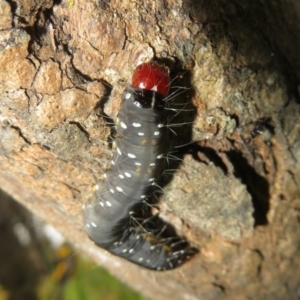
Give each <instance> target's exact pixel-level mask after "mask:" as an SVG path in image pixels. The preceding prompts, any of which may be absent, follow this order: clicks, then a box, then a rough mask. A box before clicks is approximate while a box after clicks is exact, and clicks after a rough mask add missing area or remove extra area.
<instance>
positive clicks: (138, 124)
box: [132, 123, 142, 128]
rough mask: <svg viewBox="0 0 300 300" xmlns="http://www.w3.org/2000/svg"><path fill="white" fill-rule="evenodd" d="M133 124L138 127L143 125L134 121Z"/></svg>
mask: <svg viewBox="0 0 300 300" xmlns="http://www.w3.org/2000/svg"><path fill="white" fill-rule="evenodd" d="M132 126H133V127H136V128H138V127H141V126H142V125H141V123H132Z"/></svg>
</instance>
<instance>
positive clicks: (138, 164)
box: [134, 162, 142, 166]
mask: <svg viewBox="0 0 300 300" xmlns="http://www.w3.org/2000/svg"><path fill="white" fill-rule="evenodd" d="M134 164H135V165H136V166H141V165H142V164H141V163H139V162H135V163H134Z"/></svg>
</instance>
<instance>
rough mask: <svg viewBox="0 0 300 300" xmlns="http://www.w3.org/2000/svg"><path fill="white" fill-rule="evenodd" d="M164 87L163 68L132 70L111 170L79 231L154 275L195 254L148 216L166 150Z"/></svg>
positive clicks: (166, 79)
mask: <svg viewBox="0 0 300 300" xmlns="http://www.w3.org/2000/svg"><path fill="white" fill-rule="evenodd" d="M169 86H170V77H169V74H168V70H167V69H166V68H164V67H162V66H160V65H158V64H155V63H143V64H141V65H139V66H138V67H137V68H136V69H135V71H134V73H133V77H132V86H128V87H127V88H126V89H125V91H124V93H123V95H122V104H121V108H120V111H119V114H118V118H117V121H116V132H117V134H116V137H115V140H114V142H113V148H114V155H113V159H112V162H111V170H110V171H109V172H107V173H106V174H104V176H103V180H101V181H100V182H99V183H98V184H97V185H96V186H95V191H94V193H93V195H92V197H90V199H89V200H88V203H86V204H85V205H84V206H83V217H84V225H85V230H86V232H87V234H88V235H89V237H90V238H91V239H92V240H93V241H94V242H95V243H96V244H97V245H99V246H100V247H102V248H104V249H107V250H108V251H109V252H111V253H113V254H115V255H118V256H121V257H123V258H126V259H127V260H129V261H131V262H133V263H136V264H138V265H141V266H143V267H146V268H148V269H152V270H158V271H160V270H168V269H173V268H175V267H177V266H179V265H181V264H182V263H183V262H184V261H186V260H187V259H188V258H189V257H190V256H191V255H192V254H194V253H195V251H194V250H193V248H192V247H190V246H189V244H188V242H187V241H186V240H185V239H183V238H180V237H178V236H176V235H173V234H171V235H170V233H169V234H167V232H166V231H167V230H165V225H164V224H163V223H162V221H161V220H159V219H158V218H157V216H151V215H152V213H151V206H152V203H155V202H156V200H157V198H158V196H159V194H160V193H161V188H160V185H159V183H158V182H159V181H160V180H161V179H162V177H163V175H164V172H165V171H166V170H167V168H168V159H167V158H168V153H169V152H170V150H171V149H170V147H171V146H170V141H169V133H170V130H169V129H168V110H167V109H166V106H167V101H165V100H164V98H165V97H166V96H167V95H168V93H169Z"/></svg>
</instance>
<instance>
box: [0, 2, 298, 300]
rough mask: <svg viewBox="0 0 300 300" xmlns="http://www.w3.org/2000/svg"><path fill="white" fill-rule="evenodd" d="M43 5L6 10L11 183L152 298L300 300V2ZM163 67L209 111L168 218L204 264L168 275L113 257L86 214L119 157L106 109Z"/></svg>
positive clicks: (6, 178) (5, 166) (5, 180)
mask: <svg viewBox="0 0 300 300" xmlns="http://www.w3.org/2000/svg"><path fill="white" fill-rule="evenodd" d="M36 2H37V1H33V0H27V1H24V0H23V1H8V2H6V1H3V0H0V15H1V19H0V29H1V30H0V40H1V42H0V45H1V46H0V51H1V55H0V116H1V120H0V122H1V129H0V138H1V145H0V166H1V168H0V178H1V182H0V188H1V189H3V190H4V191H5V192H6V193H8V194H9V195H11V196H12V197H14V198H15V199H16V200H17V201H19V202H20V203H22V204H23V205H25V206H26V207H27V208H29V209H30V210H31V211H32V212H34V213H36V214H37V215H38V216H40V217H41V218H43V219H44V220H45V221H46V222H48V223H50V224H52V225H53V226H55V227H56V228H57V229H58V230H59V231H61V232H62V233H63V234H64V235H65V237H66V238H68V239H69V240H70V241H71V242H72V243H73V244H74V245H76V247H78V249H80V250H82V251H83V252H85V253H87V254H88V255H90V256H91V257H93V258H94V259H95V261H97V262H98V263H99V265H101V266H103V267H105V268H107V269H108V270H109V271H110V272H111V273H112V274H114V275H116V276H117V277H118V278H120V279H121V280H122V281H124V282H126V283H127V284H129V285H131V286H132V287H133V288H135V289H136V290H138V291H140V292H142V293H143V294H145V295H146V296H148V297H149V298H153V299H174V300H175V299H225V298H228V299H244V298H249V299H252V298H256V299H299V297H300V288H299V286H300V272H299V269H300V214H299V209H300V200H299V199H300V197H299V195H300V194H299V186H300V182H299V178H300V165H299V164H298V163H297V162H298V161H299V160H300V143H299V141H300V121H299V91H298V87H297V83H298V82H299V79H300V56H299V53H300V3H299V1H296V0H294V1H293V0H290V1H288V2H286V1H282V0H276V1H273V2H272V4H269V3H265V1H262V0H254V1H248V0H243V1H225V0H219V1H217V0H213V1H204V0H203V1H192V0H189V1H182V2H181V1H170V0H169V1H160V0H150V1H148V0H145V1H138V2H132V1H101V0H100V1H94V0H87V1H82V0H78V1H76V0H75V1H72V0H65V1H55V0H53V1H52V0H44V1H42V0H41V1H39V3H36ZM153 58H155V59H158V60H160V61H162V62H164V63H165V64H166V65H168V66H169V68H170V71H171V74H172V76H173V74H177V75H178V76H177V78H184V81H183V82H185V83H186V86H184V87H189V86H191V87H192V91H193V95H192V97H190V98H185V97H184V98H182V99H181V101H186V102H187V103H189V102H191V103H192V105H193V108H194V110H195V111H196V114H195V116H193V119H194V120H193V124H192V125H190V124H188V122H187V121H186V119H185V120H184V121H183V124H182V127H183V128H187V131H184V130H182V132H181V133H179V137H178V138H179V143H180V141H182V143H183V142H186V137H185V136H184V135H185V132H188V131H189V130H190V129H192V132H190V133H192V141H193V142H194V144H193V147H191V148H190V149H193V153H192V154H193V155H191V154H187V155H185V156H184V161H183V163H182V164H181V166H180V167H179V169H178V170H177V172H176V173H175V175H174V179H173V181H172V182H171V183H170V184H169V185H168V186H166V187H165V194H164V196H163V197H162V199H161V211H162V213H161V214H162V216H163V217H164V218H166V219H168V221H169V222H171V223H172V224H173V225H174V226H175V227H176V229H177V230H178V232H180V234H183V235H185V236H186V237H187V238H188V239H189V240H190V241H191V242H192V243H193V244H194V245H195V246H196V247H197V248H198V249H199V254H197V255H196V256H195V257H193V258H192V259H191V260H190V261H189V262H187V263H186V264H184V265H183V266H182V267H180V268H178V269H175V270H172V271H167V272H154V271H148V270H145V269H142V268H140V267H138V266H135V265H133V264H131V263H129V262H127V261H125V260H123V259H121V258H118V257H115V256H113V255H110V254H109V253H108V252H106V251H104V250H102V249H101V248H98V247H97V246H95V245H94V244H93V243H92V242H91V241H90V240H89V239H88V237H87V236H86V234H85V232H84V231H83V226H82V217H81V206H82V204H83V203H84V198H85V195H86V194H87V193H88V191H89V190H90V189H91V187H92V185H93V184H95V182H96V180H97V177H98V176H99V174H101V173H102V171H103V170H105V169H106V168H108V165H109V160H110V157H111V150H110V149H109V147H108V145H107V142H106V141H107V136H108V135H109V128H108V126H107V125H106V123H105V122H104V119H103V118H102V115H103V113H104V112H105V113H107V114H108V115H110V116H111V117H112V118H114V117H115V116H116V114H117V112H118V108H119V102H120V95H121V93H122V90H123V89H124V87H125V86H126V84H127V83H130V78H131V74H132V71H133V69H134V68H135V66H136V65H138V64H139V63H140V62H142V61H149V60H151V59H153ZM173 77H174V76H173ZM181 88H182V87H181ZM180 90H181V89H180V88H179V89H177V90H175V93H180ZM104 103H105V105H104ZM190 106H191V105H190ZM190 106H188V107H190ZM182 111H184V110H182ZM183 116H184V118H185V117H186V116H187V115H185V114H184V112H183ZM191 126H192V127H191ZM190 152H191V151H190Z"/></svg>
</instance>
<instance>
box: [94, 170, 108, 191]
mask: <svg viewBox="0 0 300 300" xmlns="http://www.w3.org/2000/svg"><path fill="white" fill-rule="evenodd" d="M103 177H104V178H106V177H107V176H106V173H104V174H103ZM96 189H97V190H98V189H99V186H98V184H97V185H96Z"/></svg>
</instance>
